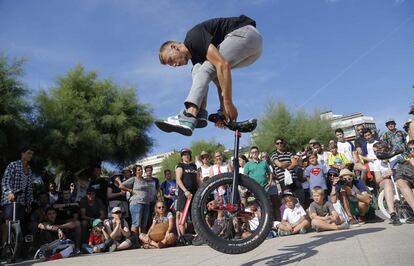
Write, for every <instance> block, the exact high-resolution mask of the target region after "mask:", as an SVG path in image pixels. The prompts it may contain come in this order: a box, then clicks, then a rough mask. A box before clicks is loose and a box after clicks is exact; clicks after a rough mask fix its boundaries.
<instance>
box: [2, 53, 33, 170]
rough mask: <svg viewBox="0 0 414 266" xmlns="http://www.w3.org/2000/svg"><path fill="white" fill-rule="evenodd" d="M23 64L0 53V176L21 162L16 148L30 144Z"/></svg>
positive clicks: (28, 108) (22, 60)
mask: <svg viewBox="0 0 414 266" xmlns="http://www.w3.org/2000/svg"><path fill="white" fill-rule="evenodd" d="M25 61H26V60H25V59H24V58H14V59H11V60H10V59H9V58H8V57H7V56H5V55H4V54H2V53H0V95H1V96H0V176H1V175H2V174H3V172H4V169H5V167H6V166H7V164H8V163H9V162H10V161H13V160H16V159H19V158H20V157H19V156H20V154H19V148H20V147H21V146H23V145H27V144H30V143H29V140H27V139H26V136H27V135H28V132H29V131H30V123H29V119H28V118H29V117H28V113H29V111H30V106H29V103H28V101H27V96H28V91H27V89H26V88H25V86H24V84H23V82H22V81H21V80H20V78H21V76H22V75H23V64H24V63H25Z"/></svg>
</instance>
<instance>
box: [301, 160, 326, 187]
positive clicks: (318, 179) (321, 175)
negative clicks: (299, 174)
mask: <svg viewBox="0 0 414 266" xmlns="http://www.w3.org/2000/svg"><path fill="white" fill-rule="evenodd" d="M327 172H328V171H327V170H326V167H325V166H323V165H320V164H317V165H312V164H311V165H309V166H308V167H306V169H305V176H306V177H308V176H309V188H310V189H312V188H314V187H316V186H319V187H321V188H323V189H327V186H326V177H325V176H326V173H327Z"/></svg>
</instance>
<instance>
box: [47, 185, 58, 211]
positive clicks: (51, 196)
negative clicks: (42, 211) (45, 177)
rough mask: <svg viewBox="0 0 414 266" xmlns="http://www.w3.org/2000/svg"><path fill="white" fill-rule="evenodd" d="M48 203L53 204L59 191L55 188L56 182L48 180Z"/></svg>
mask: <svg viewBox="0 0 414 266" xmlns="http://www.w3.org/2000/svg"><path fill="white" fill-rule="evenodd" d="M48 194H49V204H50V205H53V203H55V202H56V201H57V200H58V199H59V196H60V195H59V192H57V190H56V183H55V182H50V183H49V192H48Z"/></svg>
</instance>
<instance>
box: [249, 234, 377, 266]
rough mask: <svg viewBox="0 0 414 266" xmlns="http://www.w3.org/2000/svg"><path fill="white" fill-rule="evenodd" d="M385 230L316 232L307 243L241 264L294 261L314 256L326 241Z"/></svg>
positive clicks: (282, 263) (272, 263) (273, 263)
mask: <svg viewBox="0 0 414 266" xmlns="http://www.w3.org/2000/svg"><path fill="white" fill-rule="evenodd" d="M383 230H385V228H361V229H354V230H345V231H338V232H336V233H330V234H324V233H321V234H316V235H315V236H313V237H312V238H316V239H315V240H312V241H311V242H308V243H303V244H299V245H293V246H286V247H284V248H280V249H279V251H281V252H283V253H282V254H279V255H275V256H269V257H265V258H260V259H257V260H253V261H249V262H247V263H244V264H242V265H243V266H250V265H255V264H257V263H260V264H263V263H264V264H266V265H286V264H291V263H296V262H299V261H302V260H305V259H307V258H310V257H312V256H315V255H316V254H317V253H318V251H317V250H316V248H317V247H320V246H322V245H324V244H326V243H329V242H334V241H343V240H346V239H347V238H351V237H354V236H356V235H362V234H370V233H377V232H380V231H383Z"/></svg>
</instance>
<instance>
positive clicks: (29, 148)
mask: <svg viewBox="0 0 414 266" xmlns="http://www.w3.org/2000/svg"><path fill="white" fill-rule="evenodd" d="M27 151H35V150H34V149H33V147H32V146H23V147H21V148H20V153H24V152H27Z"/></svg>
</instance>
